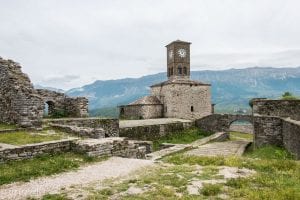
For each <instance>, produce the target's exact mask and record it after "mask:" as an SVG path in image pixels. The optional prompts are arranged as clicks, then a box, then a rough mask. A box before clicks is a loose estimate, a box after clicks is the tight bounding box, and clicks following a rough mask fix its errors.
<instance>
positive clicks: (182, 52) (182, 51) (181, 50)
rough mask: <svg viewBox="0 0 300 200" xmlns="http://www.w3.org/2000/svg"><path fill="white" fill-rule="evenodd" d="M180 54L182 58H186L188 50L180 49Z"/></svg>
mask: <svg viewBox="0 0 300 200" xmlns="http://www.w3.org/2000/svg"><path fill="white" fill-rule="evenodd" d="M177 53H178V55H179V57H181V58H184V57H185V56H186V50H185V49H178V52H177Z"/></svg>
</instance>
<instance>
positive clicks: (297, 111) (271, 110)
mask: <svg viewBox="0 0 300 200" xmlns="http://www.w3.org/2000/svg"><path fill="white" fill-rule="evenodd" d="M252 110H253V113H254V114H259V115H266V116H278V117H283V118H287V117H290V118H291V119H294V120H298V121H300V100H269V99H253V100H252Z"/></svg>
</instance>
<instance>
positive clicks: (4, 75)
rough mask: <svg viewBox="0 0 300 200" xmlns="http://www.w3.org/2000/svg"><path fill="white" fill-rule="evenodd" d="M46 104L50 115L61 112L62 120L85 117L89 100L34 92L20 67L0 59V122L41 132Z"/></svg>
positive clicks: (59, 94) (11, 61) (40, 91)
mask: <svg viewBox="0 0 300 200" xmlns="http://www.w3.org/2000/svg"><path fill="white" fill-rule="evenodd" d="M45 104H48V110H49V115H50V116H51V114H54V113H55V112H58V111H60V112H62V113H63V115H64V116H65V117H86V116H88V100H87V99H86V98H85V97H77V98H71V97H68V96H66V95H65V94H63V93H58V92H52V91H49V90H35V89H34V87H33V85H32V83H31V81H30V79H29V77H28V76H27V75H26V74H24V73H23V72H22V71H21V66H20V64H19V63H16V62H14V61H13V60H5V59H2V58H1V57H0V122H4V123H9V124H17V125H18V126H19V127H22V128H40V127H41V126H42V119H43V115H44V110H45Z"/></svg>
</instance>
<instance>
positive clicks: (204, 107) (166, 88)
mask: <svg viewBox="0 0 300 200" xmlns="http://www.w3.org/2000/svg"><path fill="white" fill-rule="evenodd" d="M151 95H153V96H157V97H158V98H159V99H160V101H161V102H162V103H163V104H164V117H169V118H182V119H199V118H201V117H204V116H207V115H210V114H211V113H212V107H211V93H210V86H208V85H193V84H191V85H189V84H168V85H163V86H155V87H153V86H152V88H151ZM192 107H193V108H192ZM192 109H193V110H192Z"/></svg>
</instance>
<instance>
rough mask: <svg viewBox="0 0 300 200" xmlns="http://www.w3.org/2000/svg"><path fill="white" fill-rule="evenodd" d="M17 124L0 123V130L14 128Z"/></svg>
mask: <svg viewBox="0 0 300 200" xmlns="http://www.w3.org/2000/svg"><path fill="white" fill-rule="evenodd" d="M16 128H17V126H16V125H14V124H5V123H0V130H6V129H16Z"/></svg>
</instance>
